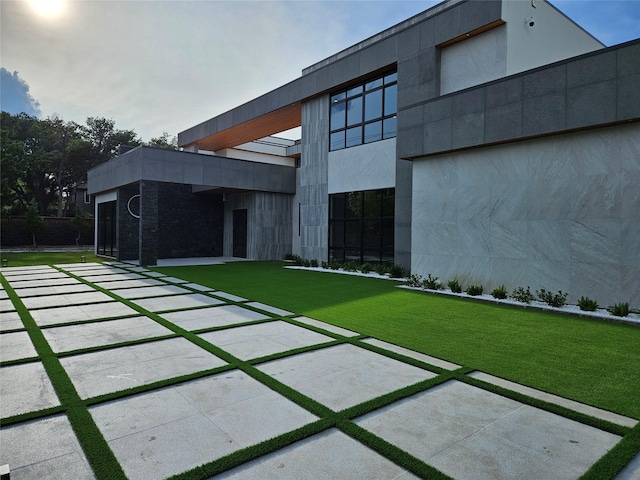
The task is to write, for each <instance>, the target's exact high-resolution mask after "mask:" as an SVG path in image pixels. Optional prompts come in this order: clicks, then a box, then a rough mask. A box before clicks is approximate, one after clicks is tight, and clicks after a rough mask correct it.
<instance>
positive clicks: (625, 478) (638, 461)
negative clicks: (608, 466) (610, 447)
mask: <svg viewBox="0 0 640 480" xmlns="http://www.w3.org/2000/svg"><path fill="white" fill-rule="evenodd" d="M639 478H640V453H639V454H638V455H636V456H635V457H634V458H633V460H631V461H630V462H629V463H628V464H627V466H626V467H624V468H623V469H622V471H621V472H620V473H618V475H616V478H615V480H638V479H639Z"/></svg>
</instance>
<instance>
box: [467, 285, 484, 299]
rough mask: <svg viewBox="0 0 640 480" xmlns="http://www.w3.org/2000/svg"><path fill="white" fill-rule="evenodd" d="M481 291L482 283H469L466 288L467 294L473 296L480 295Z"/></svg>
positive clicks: (482, 289)
mask: <svg viewBox="0 0 640 480" xmlns="http://www.w3.org/2000/svg"><path fill="white" fill-rule="evenodd" d="M483 291H484V288H483V287H482V285H469V286H468V287H467V290H466V292H467V295H472V296H474V297H476V296H478V295H482V292H483Z"/></svg>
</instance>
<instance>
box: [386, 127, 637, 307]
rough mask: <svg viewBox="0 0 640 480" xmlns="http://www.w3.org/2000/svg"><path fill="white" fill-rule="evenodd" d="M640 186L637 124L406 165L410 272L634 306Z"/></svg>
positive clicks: (525, 142)
mask: <svg viewBox="0 0 640 480" xmlns="http://www.w3.org/2000/svg"><path fill="white" fill-rule="evenodd" d="M639 182H640V124H638V123H632V124H621V125H615V126H609V127H603V128H599V129H591V130H587V131H581V132H572V133H566V134H562V135H555V136H552V137H540V138H537V139H531V140H526V141H521V142H514V143H509V144H504V145H495V146H492V147H484V148H479V149H473V150H468V151H464V152H455V153H449V154H444V155H438V156H433V157H426V158H425V159H423V160H419V161H415V162H414V170H413V195H412V197H413V212H412V241H411V248H412V263H411V267H412V271H413V272H414V273H418V274H421V275H425V276H426V275H427V274H432V275H436V276H439V277H440V278H441V280H443V281H445V282H446V281H447V280H449V279H451V278H453V276H454V275H457V276H458V278H459V280H460V281H461V282H462V283H463V284H465V285H468V284H469V283H479V284H483V285H484V287H485V291H490V290H492V289H493V288H495V287H497V286H498V285H500V284H505V285H506V287H507V288H508V289H509V290H510V291H511V290H513V289H514V288H516V287H520V286H522V287H526V286H527V285H529V286H531V289H532V291H535V290H536V289H540V288H545V289H547V290H551V291H554V292H555V291H558V290H562V291H564V292H569V300H570V301H571V302H576V301H577V299H579V298H580V297H581V296H583V295H585V296H589V297H590V298H593V299H595V300H597V301H598V302H599V304H600V305H603V306H607V305H611V304H613V303H615V302H629V303H630V304H631V305H635V306H636V308H637V307H638V306H640V197H639V196H638V193H637V191H638V190H637V185H638V184H640V183H639ZM397 195H398V194H397Z"/></svg>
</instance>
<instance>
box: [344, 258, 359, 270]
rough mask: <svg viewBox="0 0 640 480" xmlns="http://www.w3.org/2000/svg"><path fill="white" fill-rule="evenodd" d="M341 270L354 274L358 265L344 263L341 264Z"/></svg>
mask: <svg viewBox="0 0 640 480" xmlns="http://www.w3.org/2000/svg"><path fill="white" fill-rule="evenodd" d="M342 269H343V270H345V271H347V272H355V271H356V270H358V264H357V263H356V262H353V261H351V262H345V263H343V264H342Z"/></svg>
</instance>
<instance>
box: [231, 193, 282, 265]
mask: <svg viewBox="0 0 640 480" xmlns="http://www.w3.org/2000/svg"><path fill="white" fill-rule="evenodd" d="M292 198H293V195H288V194H284V193H268V192H246V193H237V194H226V195H225V202H224V256H228V257H231V256H232V255H233V210H242V209H247V258H250V259H252V260H282V259H283V258H284V256H285V255H286V254H287V253H290V252H291V248H292V247H291V237H292V227H291V225H292V220H291V209H292V206H291V205H292V203H291V202H292Z"/></svg>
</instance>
